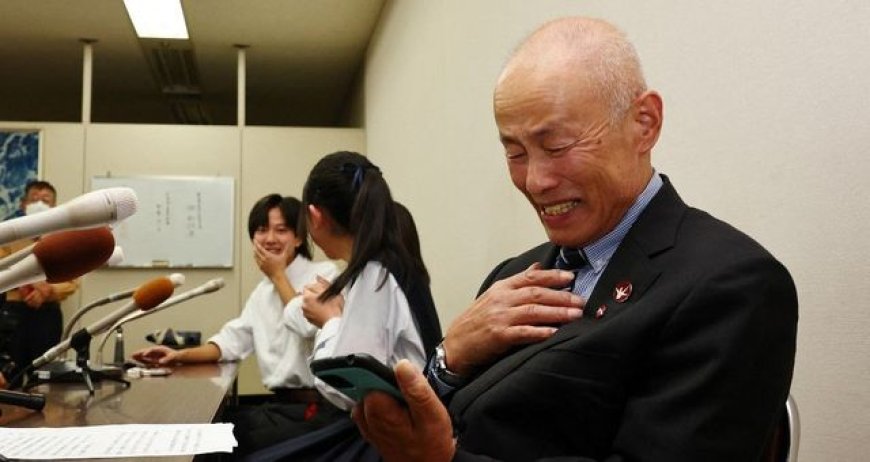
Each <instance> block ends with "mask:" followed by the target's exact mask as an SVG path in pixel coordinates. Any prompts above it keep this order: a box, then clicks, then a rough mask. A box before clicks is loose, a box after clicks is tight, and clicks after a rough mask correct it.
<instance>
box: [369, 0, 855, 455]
mask: <svg viewBox="0 0 870 462" xmlns="http://www.w3.org/2000/svg"><path fill="white" fill-rule="evenodd" d="M573 14H583V15H591V16H597V17H602V18H605V19H607V20H610V21H611V22H614V23H616V24H617V25H619V26H621V27H622V28H623V29H624V30H626V31H627V33H628V35H629V36H630V37H631V38H632V39H633V41H634V42H635V43H636V45H637V48H638V51H639V53H640V55H641V60H642V61H643V63H644V65H645V69H646V74H647V79H648V82H649V84H650V86H651V87H653V88H655V89H658V90H659V91H660V92H661V93H662V95H663V97H664V101H665V127H664V134H663V137H662V139H661V140H660V142H659V144H658V147H657V148H656V149H655V152H654V156H653V160H654V164H655V165H656V166H657V168H658V169H659V170H660V171H662V172H664V173H666V174H668V175H669V176H670V177H671V179H672V180H673V182H674V184H675V186H676V187H677V188H678V190H679V191H680V193H681V194H682V196H683V198H684V199H685V200H686V201H687V202H688V203H690V204H692V205H695V206H697V207H700V208H703V209H706V210H708V211H709V212H711V213H713V214H714V215H717V216H719V217H720V218H723V219H725V220H726V221H729V222H731V223H732V224H734V225H736V226H737V227H739V228H741V229H743V230H744V231H746V232H747V233H749V234H750V235H752V236H753V237H755V238H756V239H757V240H759V241H760V242H761V243H762V244H764V245H765V246H766V247H767V248H768V249H769V250H770V251H771V252H773V253H774V254H775V255H776V256H777V257H778V258H779V259H780V260H782V261H783V262H784V263H785V265H786V266H787V267H788V268H789V269H790V270H791V272H792V275H793V276H794V278H795V281H796V283H797V287H798V291H799V297H800V302H801V319H800V327H799V343H798V355H797V364H796V369H795V378H794V383H793V387H792V392H793V394H794V396H795V397H796V399H797V402H798V406H799V408H800V411H801V419H802V424H803V427H802V438H801V442H800V451H801V452H800V459H801V460H807V461H815V460H863V459H864V458H866V454H868V453H870V438H868V436H870V413H868V412H867V409H868V408H870V396H868V393H867V392H866V391H865V390H866V389H867V384H868V383H870V340H868V335H867V332H868V328H867V327H866V326H868V324H870V310H868V309H867V305H868V302H867V301H866V300H865V299H866V297H865V294H867V293H868V292H870V280H868V276H870V272H868V270H867V266H866V263H865V262H866V261H868V259H870V240H868V239H867V238H866V237H865V236H864V235H863V234H864V230H866V229H867V223H868V218H870V213H868V203H870V184H868V182H867V181H866V178H867V177H868V175H870V160H868V156H867V155H866V152H865V151H866V150H867V146H870V130H868V128H867V120H868V119H870V106H868V102H870V85H868V84H867V76H868V75H870V3H868V2H866V1H864V0H851V1H844V0H840V1H828V2H811V1H794V0H768V1H765V2H758V1H754V0H734V1H730V2H712V3H711V2H696V1H688V0H650V1H645V2H638V1H630V0H609V1H604V0H594V1H592V0H590V1H584V2H578V1H569V0H564V1H555V0H539V1H535V2H530V1H522V0H511V1H508V0H477V1H474V2H467V1H461V0H442V1H440V2H416V1H391V2H389V3H388V5H387V6H386V7H385V10H384V12H383V13H382V18H381V23H380V25H379V29H378V31H377V33H376V36H375V38H374V39H373V41H372V44H371V46H370V50H369V56H368V60H367V70H366V76H365V77H366V83H365V92H366V98H365V119H366V120H365V123H366V135H367V139H368V151H369V155H370V157H371V158H372V159H373V160H374V161H375V162H376V163H377V164H379V165H380V166H381V168H382V169H383V171H384V173H385V176H386V177H387V179H388V181H389V182H390V184H391V186H392V188H393V190H394V194H395V196H396V198H397V199H399V200H401V201H404V202H405V203H406V204H407V205H408V206H409V208H410V209H411V210H412V212H413V213H414V215H415V217H416V219H417V221H418V225H419V227H420V232H421V237H422V244H423V251H424V256H425V257H426V261H427V264H428V265H429V267H430V270H431V272H432V274H433V290H434V295H435V299H436V303H437V305H438V307H439V311H440V313H441V315H442V322H443V323H444V324H445V326H447V325H449V322H450V320H452V319H453V318H454V317H455V316H456V314H457V313H459V312H460V311H462V310H463V309H464V308H465V307H466V306H467V304H468V302H469V301H470V300H471V299H472V297H473V295H474V293H475V291H476V289H477V286H478V284H479V283H480V281H481V280H482V278H483V277H484V275H485V274H486V273H487V272H488V271H489V269H490V268H491V267H492V266H493V265H494V264H496V263H497V262H498V261H500V260H501V259H502V258H504V257H507V256H509V255H512V254H515V253H518V252H520V251H521V250H523V249H525V248H526V247H528V246H530V245H532V244H535V243H537V242H540V241H543V240H544V234H543V232H542V231H541V228H540V225H539V224H538V223H537V220H536V218H535V217H534V214H533V213H532V212H531V210H529V206H528V205H527V204H526V203H525V202H524V199H522V198H521V197H520V195H519V194H518V193H517V192H515V191H513V190H512V188H511V186H510V184H509V182H508V177H507V174H506V171H505V166H504V162H503V160H502V150H501V148H500V146H499V143H498V140H497V134H496V129H495V125H494V123H493V121H492V114H491V92H492V87H493V83H494V81H495V79H496V77H497V75H498V72H499V70H500V66H501V64H502V63H503V61H504V59H505V57H506V56H507V55H508V53H509V52H510V50H511V49H512V48H513V46H515V44H516V43H518V41H519V40H520V39H521V38H522V37H523V36H525V35H526V34H527V33H528V32H530V31H531V30H532V29H534V28H535V27H536V26H537V25H539V24H541V23H542V22H543V21H545V20H547V19H550V18H553V17H558V16H563V15H573Z"/></svg>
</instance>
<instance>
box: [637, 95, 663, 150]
mask: <svg viewBox="0 0 870 462" xmlns="http://www.w3.org/2000/svg"><path fill="white" fill-rule="evenodd" d="M663 118H664V112H663V106H662V97H661V96H659V94H658V93H656V92H655V91H652V90H650V91H647V92H644V93H643V94H642V95H640V96H639V97H638V98H637V99H635V102H634V122H635V128H636V132H635V133H636V135H637V138H636V140H637V148H638V152H650V151H652V148H653V146H655V144H656V142H657V141H658V139H659V134H660V133H661V131H662V122H663Z"/></svg>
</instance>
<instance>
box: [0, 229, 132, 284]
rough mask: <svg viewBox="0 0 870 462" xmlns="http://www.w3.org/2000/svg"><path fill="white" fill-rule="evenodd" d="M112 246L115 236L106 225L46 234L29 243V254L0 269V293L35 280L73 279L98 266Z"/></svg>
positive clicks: (60, 280)
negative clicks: (31, 246)
mask: <svg viewBox="0 0 870 462" xmlns="http://www.w3.org/2000/svg"><path fill="white" fill-rule="evenodd" d="M43 213H44V212H43ZM33 216H36V215H33ZM114 247H115V238H114V237H113V236H112V232H111V231H110V230H109V228H108V227H106V226H103V227H100V228H93V229H85V230H78V231H62V232H59V233H53V234H49V235H47V236H45V237H43V238H42V239H40V240H39V241H38V242H37V243H36V244H35V245H34V246H33V251H32V253H31V254H30V255H27V256H26V257H24V258H22V259H21V260H19V261H17V262H15V263H14V264H12V265H11V266H10V267H9V268H6V269H3V270H0V292H6V291H7V290H9V289H14V288H16V287H18V286H22V285H24V284H30V283H32V282H36V281H42V280H45V281H48V282H50V283H55V282H64V281H69V280H70V279H75V278H77V277H79V276H81V275H83V274H85V273H88V272H90V271H92V270H94V269H96V268H98V267H99V266H100V265H102V264H103V263H104V262H105V261H106V260H108V259H109V256H110V255H111V254H112V249H114Z"/></svg>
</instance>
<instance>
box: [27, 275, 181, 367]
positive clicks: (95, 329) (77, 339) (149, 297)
mask: <svg viewBox="0 0 870 462" xmlns="http://www.w3.org/2000/svg"><path fill="white" fill-rule="evenodd" d="M173 290H174V284H173V282H172V281H171V280H170V278H168V277H160V278H156V279H152V280H150V281H148V282H146V283H145V284H142V285H141V286H140V287H139V288H138V289H136V292H134V293H133V300H132V301H130V302H129V303H127V304H126V305H124V306H123V307H121V308H119V309H118V310H116V311H114V312H112V313H110V314H108V315H107V316H105V317H103V318H102V319H100V320H99V321H97V322H95V323H93V324H91V325H90V326H88V327H84V328H82V329H80V330H79V331H78V332H76V333H75V334H73V335H72V337H70V338H68V339H66V340H63V341H62V342H60V343H58V344H57V345H55V346H53V347H51V348H50V349H49V350H48V351H46V352H45V353H44V354H43V355H42V356H40V357H38V358H36V359H35V360H33V362H32V363H30V366H28V367H27V369H29V370H34V369H38V368H39V367H42V366H43V365H45V364H47V363H49V362H50V361H51V360H53V359H54V358H57V357H58V356H59V355H60V354H61V353H63V352H65V351H66V350H68V349H70V347H73V346H76V345H79V344H86V342H90V341H91V338H93V336H94V335H97V334H101V333H103V332H105V331H106V330H107V329H108V328H109V327H110V326H111V325H112V324H114V323H116V322H117V321H118V320H119V319H121V318H123V317H124V316H126V315H128V314H130V313H132V312H134V311H136V310H150V309H151V308H154V307H155V306H157V305H159V304H161V303H163V301H164V300H166V299H167V298H169V296H170V295H172V291H173ZM25 372H28V371H25Z"/></svg>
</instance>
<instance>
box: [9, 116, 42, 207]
mask: <svg viewBox="0 0 870 462" xmlns="http://www.w3.org/2000/svg"><path fill="white" fill-rule="evenodd" d="M38 175H39V132H24V131H7V132H0V219H3V220H5V219H7V218H9V217H11V216H13V215H15V214H16V213H17V212H18V206H19V204H20V203H21V198H22V197H23V196H24V187H25V186H26V185H27V183H28V182H29V181H33V180H36V179H38Z"/></svg>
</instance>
